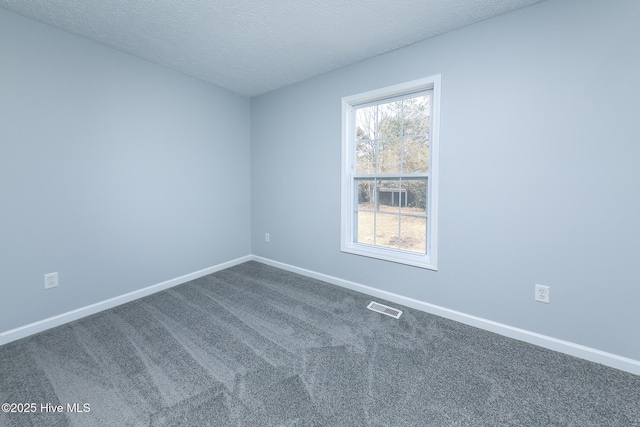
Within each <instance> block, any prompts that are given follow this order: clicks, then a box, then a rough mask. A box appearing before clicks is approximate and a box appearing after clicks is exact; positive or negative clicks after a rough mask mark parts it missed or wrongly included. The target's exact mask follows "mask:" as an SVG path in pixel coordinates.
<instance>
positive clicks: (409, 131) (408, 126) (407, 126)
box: [403, 95, 431, 135]
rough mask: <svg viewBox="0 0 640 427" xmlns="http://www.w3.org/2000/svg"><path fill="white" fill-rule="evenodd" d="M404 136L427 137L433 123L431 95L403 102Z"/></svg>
mask: <svg viewBox="0 0 640 427" xmlns="http://www.w3.org/2000/svg"><path fill="white" fill-rule="evenodd" d="M403 114H404V120H403V128H404V135H426V134H428V133H429V123H430V121H431V95H424V96H418V97H415V98H409V99H405V100H404V101H403Z"/></svg>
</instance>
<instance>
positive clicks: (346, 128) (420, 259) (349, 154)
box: [340, 74, 441, 270]
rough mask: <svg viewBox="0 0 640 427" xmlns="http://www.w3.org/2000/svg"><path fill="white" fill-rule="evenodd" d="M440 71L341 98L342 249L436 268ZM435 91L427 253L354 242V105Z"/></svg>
mask: <svg viewBox="0 0 640 427" xmlns="http://www.w3.org/2000/svg"><path fill="white" fill-rule="evenodd" d="M440 88H441V83H440V74H436V75H433V76H429V77H425V78H422V79H418V80H412V81H409V82H405V83H400V84H397V85H393V86H388V87H384V88H380V89H375V90H371V91H368V92H363V93H359V94H356V95H351V96H345V97H343V98H342V156H341V158H342V167H341V202H340V203H341V227H340V234H341V237H340V251H341V252H345V253H351V254H355V255H361V256H366V257H371V258H377V259H381V260H386V261H391V262H396V263H400V264H406V265H411V266H415V267H420V268H426V269H429V270H437V260H438V257H437V254H438V251H437V249H438V163H439V162H438V159H439V156H438V152H439V141H440V90H441V89H440ZM424 90H430V91H433V95H432V105H431V139H430V141H429V144H430V160H431V164H430V166H429V173H428V176H429V179H428V180H427V241H426V245H427V250H426V254H424V255H423V254H415V253H410V252H407V251H401V250H398V249H391V248H381V247H376V246H371V245H365V244H361V243H357V242H354V239H353V211H354V209H353V205H352V203H353V201H354V200H355V199H354V197H355V195H354V185H353V181H354V179H355V177H356V174H355V170H354V164H355V163H354V158H353V157H354V153H355V149H354V147H353V143H354V140H353V135H351V131H352V129H353V120H354V114H353V111H354V107H360V106H362V105H364V104H367V103H373V102H375V103H379V102H381V101H384V100H387V99H390V98H393V97H398V96H402V95H407V94H411V93H414V92H419V91H424Z"/></svg>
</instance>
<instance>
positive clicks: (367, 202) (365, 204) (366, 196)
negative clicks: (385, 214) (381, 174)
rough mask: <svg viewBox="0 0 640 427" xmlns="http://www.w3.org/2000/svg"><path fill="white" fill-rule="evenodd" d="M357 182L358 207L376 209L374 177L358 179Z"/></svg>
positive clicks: (359, 208) (360, 208)
mask: <svg viewBox="0 0 640 427" xmlns="http://www.w3.org/2000/svg"><path fill="white" fill-rule="evenodd" d="M355 183H356V192H357V194H358V209H357V210H359V211H360V210H369V211H372V210H374V208H373V206H374V205H373V204H374V201H375V200H374V192H375V188H376V187H375V185H376V184H375V181H374V180H372V179H358V180H356V181H355Z"/></svg>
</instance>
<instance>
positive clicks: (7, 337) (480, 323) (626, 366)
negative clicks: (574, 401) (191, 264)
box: [0, 255, 640, 375]
mask: <svg viewBox="0 0 640 427" xmlns="http://www.w3.org/2000/svg"><path fill="white" fill-rule="evenodd" d="M251 260H254V261H257V262H260V263H263V264H267V265H271V266H273V267H277V268H281V269H283V270H287V271H291V272H293V273H298V274H301V275H303V276H307V277H311V278H314V279H318V280H322V281H323V282H327V283H331V284H334V285H337V286H341V287H344V288H347V289H351V290H354V291H357V292H361V293H364V294H367V295H371V296H374V297H379V298H383V299H386V300H388V301H393V302H396V303H398V304H402V305H404V306H406V307H411V308H414V309H416V310H421V311H424V312H427V313H431V314H435V315H437V316H440V317H444V318H447V319H451V320H455V321H456V322H460V323H464V324H466V325H470V326H474V327H476V328H480V329H484V330H487V331H491V332H495V333H497V334H500V335H504V336H506V337H509V338H514V339H517V340H520V341H524V342H528V343H530V344H535V345H538V346H540V347H544V348H548V349H550V350H554V351H558V352H561V353H565V354H569V355H571V356H575V357H579V358H581V359H585V360H589V361H591V362H596V363H601V364H603V365H606V366H610V367H612V368H616V369H620V370H622V371H627V372H631V373H633V374H636V375H640V361H638V360H634V359H630V358H627V357H623V356H618V355H616V354H612V353H607V352H605V351H601V350H597V349H594V348H590V347H586V346H583V345H580V344H575V343H572V342H569V341H564V340H560V339H557V338H553V337H549V336H546V335H542V334H538V333H535V332H531V331H527V330H524V329H520V328H515V327H513V326H509V325H505V324H502V323H498V322H494V321H492V320H488V319H483V318H481V317H477V316H473V315H470V314H466V313H462V312H459V311H455V310H451V309H448V308H445V307H440V306H437V305H434V304H429V303H427V302H424V301H419V300H416V299H413V298H409V297H405V296H402V295H399V294H395V293H393V292H388V291H383V290H380V289H376V288H372V287H370V286H366V285H362V284H360V283H356V282H351V281H349V280H344V279H340V278H338V277H334V276H329V275H327V274H323V273H318V272H316V271H312V270H307V269H304V268H300V267H295V266H293V265H290V264H285V263H282V262H279V261H273V260H271V259H268V258H263V257H259V256H256V255H247V256H244V257H240V258H236V259H234V260H231V261H228V262H225V263H222V264H218V265H215V266H213V267H209V268H205V269H203V270H199V271H196V272H193V273H189V274H185V275H184V276H180V277H176V278H174V279H171V280H167V281H165V282H162V283H158V284H155V285H152V286H148V287H146V288H143V289H139V290H136V291H133V292H129V293H126V294H124V295H120V296H117V297H114V298H110V299H108V300H105V301H101V302H98V303H95V304H91V305H88V306H85V307H81V308H78V309H75V310H71V311H68V312H66V313H62V314H59V315H57V316H53V317H49V318H47V319H43V320H40V321H38V322H34V323H31V324H28V325H25V326H21V327H18V328H15V329H11V330H9V331H6V332H2V333H0V345H3V344H7V343H10V342H12V341H15V340H18V339H20V338H25V337H27V336H29V335H33V334H36V333H38V332H42V331H45V330H47V329H50V328H54V327H56V326H60V325H63V324H65V323H68V322H72V321H74V320H78V319H81V318H83V317H86V316H90V315H92V314H95V313H98V312H100V311H103V310H106V309H109V308H112V307H115V306H118V305H121V304H125V303H127V302H130V301H133V300H136V299H138V298H142V297H145V296H147V295H151V294H154V293H156V292H159V291H162V290H164V289H168V288H171V287H173V286H177V285H181V284H183V283H186V282H188V281H190V280H194V279H197V278H199V277H202V276H206V275H207V274H211V273H215V272H216V271H220V270H224V269H225V268H229V267H233V266H234V265H238V264H242V263H243V262H246V261H251Z"/></svg>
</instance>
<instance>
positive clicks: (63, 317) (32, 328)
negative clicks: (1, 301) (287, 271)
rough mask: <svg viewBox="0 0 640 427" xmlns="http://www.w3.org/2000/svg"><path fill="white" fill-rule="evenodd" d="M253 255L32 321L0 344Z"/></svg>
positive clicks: (1, 338)
mask: <svg viewBox="0 0 640 427" xmlns="http://www.w3.org/2000/svg"><path fill="white" fill-rule="evenodd" d="M251 259H252V256H251V255H246V256H243V257H240V258H236V259H233V260H231V261H227V262H223V263H222V264H218V265H214V266H213V267H208V268H204V269H202V270H198V271H195V272H193V273H189V274H185V275H184V276H180V277H176V278H174V279H170V280H166V281H164V282H161V283H157V284H155V285H151V286H147V287H146V288H142V289H138V290H136V291H133V292H129V293H126V294H123V295H120V296H117V297H114V298H109V299H108V300H104V301H101V302H97V303H95V304H91V305H87V306H85V307H81V308H77V309H75V310H71V311H68V312H66V313H62V314H59V315H57V316H53V317H49V318H47V319H43V320H40V321H38V322H34V323H30V324H28V325H25V326H20V327H18V328H15V329H11V330H9V331H6V332H2V333H0V345H3V344H7V343H10V342H12V341H16V340H19V339H20V338H25V337H28V336H29V335H33V334H37V333H38V332H42V331H45V330H47V329H51V328H54V327H56V326H60V325H63V324H65V323H69V322H72V321H74V320H78V319H81V318H83V317H86V316H90V315H92V314H95V313H98V312H100V311H103V310H107V309H109V308H112V307H115V306H118V305H121V304H125V303H127V302H130V301H134V300H137V299H139V298H142V297H145V296H147V295H151V294H154V293H156V292H160V291H162V290H165V289H168V288H172V287H174V286H178V285H181V284H183V283H186V282H188V281H190V280H195V279H198V278H200V277H202V276H206V275H207V274H211V273H215V272H216V271H220V270H224V269H225V268H229V267H233V266H234V265H238V264H242V263H243V262H247V261H250V260H251Z"/></svg>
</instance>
